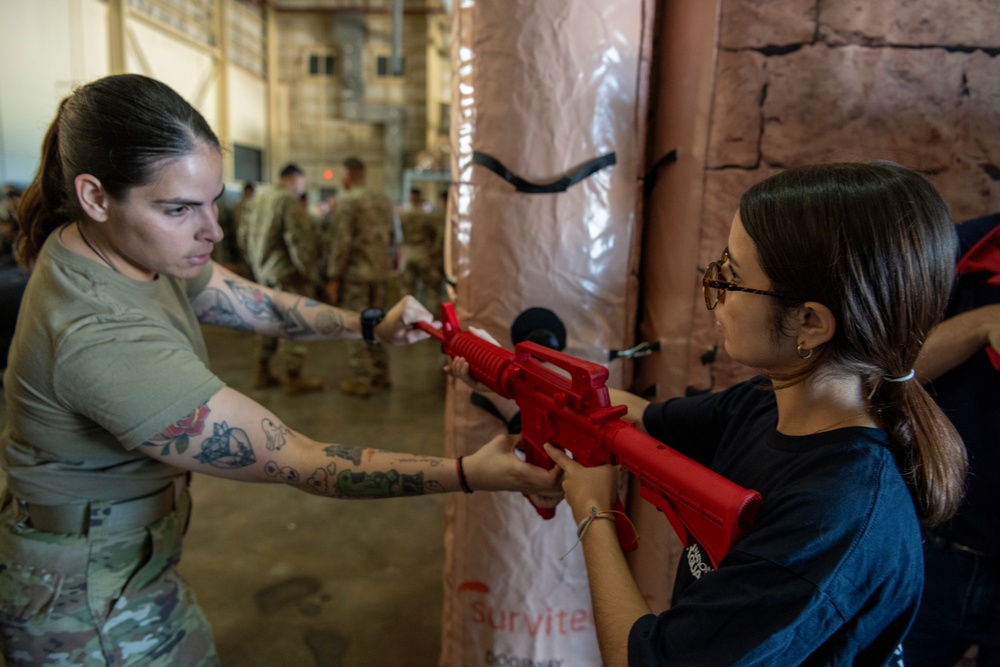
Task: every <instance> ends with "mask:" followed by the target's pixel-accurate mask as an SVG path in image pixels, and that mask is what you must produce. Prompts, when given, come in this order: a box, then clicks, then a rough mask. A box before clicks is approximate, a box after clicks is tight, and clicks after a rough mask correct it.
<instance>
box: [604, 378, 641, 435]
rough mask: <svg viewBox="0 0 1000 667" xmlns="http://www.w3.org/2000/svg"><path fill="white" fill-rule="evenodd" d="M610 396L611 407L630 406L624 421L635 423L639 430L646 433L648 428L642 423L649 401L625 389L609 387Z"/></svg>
mask: <svg viewBox="0 0 1000 667" xmlns="http://www.w3.org/2000/svg"><path fill="white" fill-rule="evenodd" d="M608 395H609V398H610V399H611V405H625V406H628V414H627V415H625V417H624V419H626V420H628V421H630V422H633V423H634V424H635V427H636V428H637V429H639V430H640V431H642V432H643V433H645V432H646V427H645V426H644V425H643V423H642V415H643V413H644V412H645V411H646V407H647V406H648V405H649V401H647V400H646V399H644V398H641V397H639V396H636V395H635V394H631V393H629V392H627V391H625V390H623V389H613V388H611V387H608Z"/></svg>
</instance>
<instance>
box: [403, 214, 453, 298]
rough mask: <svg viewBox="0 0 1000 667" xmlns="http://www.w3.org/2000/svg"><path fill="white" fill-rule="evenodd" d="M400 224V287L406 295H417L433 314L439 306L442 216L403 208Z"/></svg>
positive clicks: (441, 272)
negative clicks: (401, 245)
mask: <svg viewBox="0 0 1000 667" xmlns="http://www.w3.org/2000/svg"><path fill="white" fill-rule="evenodd" d="M400 222H401V223H402V226H403V251H404V255H405V257H406V265H405V267H404V268H403V275H402V279H401V280H402V288H403V292H404V293H406V294H412V295H414V296H416V297H418V298H419V299H420V300H421V301H422V302H423V304H424V305H425V306H427V309H428V310H430V311H431V312H432V313H437V311H438V310H439V309H440V308H441V281H442V279H443V276H444V271H443V268H442V263H441V262H442V258H441V255H442V249H441V235H442V233H443V228H444V217H443V215H442V214H440V213H425V212H423V211H420V210H416V209H415V210H412V211H407V212H406V213H404V214H403V215H402V216H400Z"/></svg>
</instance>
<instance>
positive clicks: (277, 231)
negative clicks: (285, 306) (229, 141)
mask: <svg viewBox="0 0 1000 667" xmlns="http://www.w3.org/2000/svg"><path fill="white" fill-rule="evenodd" d="M305 192H306V176H305V172H304V171H302V169H301V168H300V167H299V166H298V165H295V164H289V165H287V166H286V167H285V168H284V169H282V170H281V178H280V180H279V181H278V187H276V188H273V189H271V190H268V191H266V192H264V193H261V194H259V195H256V196H254V197H253V198H252V199H250V200H249V201H250V203H249V204H248V206H247V210H246V211H245V213H244V214H243V216H242V217H243V219H242V220H241V222H240V225H241V229H240V232H241V234H242V235H243V239H244V243H245V248H246V259H247V262H248V263H249V265H250V270H251V271H252V273H253V278H254V280H255V281H256V282H258V283H260V284H262V285H265V286H267V287H273V288H275V289H279V290H283V291H286V292H294V293H296V294H301V295H303V296H307V297H309V298H313V297H314V296H315V291H316V285H317V283H318V275H317V271H318V264H319V258H318V256H317V251H318V248H319V239H318V235H317V231H316V223H315V221H314V220H313V219H312V218H311V217H310V216H309V214H308V213H307V212H306V208H305V206H304V205H303V203H302V195H304V194H305ZM275 356H279V357H281V360H282V362H283V363H284V370H285V377H284V381H283V384H284V389H285V392H286V393H288V394H301V393H305V392H311V391H318V390H320V389H322V388H323V382H322V381H321V380H320V379H318V378H309V377H305V376H303V375H302V368H303V366H304V364H305V357H306V347H305V345H304V344H303V343H300V342H296V341H295V340H292V339H284V338H282V339H276V338H270V337H267V336H258V337H257V370H256V374H255V375H254V382H253V386H254V387H255V388H257V389H263V388H265V387H273V386H277V385H279V384H282V379H281V378H280V377H279V376H277V375H276V374H275V373H274V372H273V370H272V368H271V363H272V361H273V359H274V357H275Z"/></svg>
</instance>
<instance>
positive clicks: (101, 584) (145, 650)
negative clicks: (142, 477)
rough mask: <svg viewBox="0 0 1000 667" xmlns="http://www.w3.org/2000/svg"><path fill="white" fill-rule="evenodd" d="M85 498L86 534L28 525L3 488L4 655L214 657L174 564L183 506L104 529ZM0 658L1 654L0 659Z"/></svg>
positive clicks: (0, 606)
mask: <svg viewBox="0 0 1000 667" xmlns="http://www.w3.org/2000/svg"><path fill="white" fill-rule="evenodd" d="M107 506H108V503H106V502H92V503H90V528H89V531H88V533H87V535H62V534H56V533H48V532H43V531H39V530H35V529H34V528H31V527H30V525H27V524H26V523H25V521H24V515H23V513H22V512H21V508H20V506H19V504H18V503H16V502H13V501H12V500H11V497H10V496H9V495H8V496H7V497H6V499H5V501H4V508H3V511H2V512H0V531H3V532H4V533H5V534H6V535H5V537H4V539H2V540H0V563H2V564H3V567H2V568H0V640H2V644H0V645H2V648H3V655H4V657H5V658H6V659H7V661H8V663H9V664H11V665H85V666H94V667H97V666H99V665H100V666H103V665H111V666H114V667H126V666H135V667H138V666H139V665H142V667H174V666H176V665H185V666H188V665H191V666H209V665H217V664H218V659H217V657H216V653H215V648H214V643H213V640H212V633H211V629H210V627H209V625H208V621H207V620H206V619H205V617H204V615H203V613H202V611H201V609H200V608H199V607H198V605H197V602H196V601H195V598H194V594H193V592H192V591H191V589H190V588H189V587H188V585H187V583H186V582H185V581H184V580H183V579H181V577H180V575H179V574H178V573H177V570H176V566H177V563H178V561H179V560H180V555H181V539H182V537H183V534H184V530H185V528H186V524H187V517H188V514H189V511H190V497H189V495H188V493H187V487H186V485H184V486H179V487H178V492H177V496H176V508H175V509H174V511H173V512H172V513H170V514H168V515H167V516H165V517H164V518H162V519H160V520H159V521H156V522H154V523H152V524H150V525H148V526H146V527H145V528H138V529H134V530H128V531H124V532H119V533H113V532H111V530H110V528H109V527H108V526H107V525H106V524H104V523H102V521H101V517H102V516H103V515H104V513H106V512H107V511H108V509H107ZM0 662H2V661H0Z"/></svg>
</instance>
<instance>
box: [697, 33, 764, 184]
mask: <svg viewBox="0 0 1000 667" xmlns="http://www.w3.org/2000/svg"><path fill="white" fill-rule="evenodd" d="M766 61H767V58H765V57H764V56H763V55H761V54H760V53H758V52H756V51H722V52H720V53H719V61H718V69H717V75H716V76H717V80H716V93H715V103H714V112H713V114H712V119H713V122H712V127H711V130H710V133H709V144H708V157H707V160H706V162H707V165H708V167H710V168H717V167H733V166H735V167H744V168H752V167H756V166H757V164H758V163H759V162H760V137H761V128H762V125H763V110H762V108H761V101H762V100H763V98H764V84H765V82H766V73H765V62H766ZM716 120H717V121H718V122H716Z"/></svg>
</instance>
